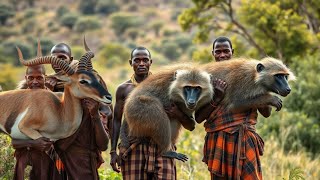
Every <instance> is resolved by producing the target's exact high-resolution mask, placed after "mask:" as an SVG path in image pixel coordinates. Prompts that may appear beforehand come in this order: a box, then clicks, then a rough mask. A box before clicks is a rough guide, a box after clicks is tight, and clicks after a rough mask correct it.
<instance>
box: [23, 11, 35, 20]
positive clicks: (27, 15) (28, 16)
mask: <svg viewBox="0 0 320 180" xmlns="http://www.w3.org/2000/svg"><path fill="white" fill-rule="evenodd" d="M36 13H37V12H36V10H35V9H28V10H26V12H25V13H24V17H25V18H26V19H28V18H32V17H34V16H35V15H36Z"/></svg>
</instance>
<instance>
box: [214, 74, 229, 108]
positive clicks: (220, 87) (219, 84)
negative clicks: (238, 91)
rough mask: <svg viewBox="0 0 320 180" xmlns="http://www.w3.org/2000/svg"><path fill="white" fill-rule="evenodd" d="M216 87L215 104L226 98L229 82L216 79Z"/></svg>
mask: <svg viewBox="0 0 320 180" xmlns="http://www.w3.org/2000/svg"><path fill="white" fill-rule="evenodd" d="M212 86H213V88H214V100H213V101H214V104H215V105H217V104H218V103H220V102H221V100H222V99H223V98H224V95H225V90H226V89H227V83H226V82H225V81H223V80H222V79H214V80H213V81H212Z"/></svg>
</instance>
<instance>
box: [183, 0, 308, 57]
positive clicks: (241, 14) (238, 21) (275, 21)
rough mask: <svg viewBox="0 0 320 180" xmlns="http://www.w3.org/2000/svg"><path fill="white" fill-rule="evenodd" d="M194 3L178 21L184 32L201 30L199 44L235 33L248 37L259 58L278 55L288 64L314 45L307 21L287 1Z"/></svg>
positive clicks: (214, 0)
mask: <svg viewBox="0 0 320 180" xmlns="http://www.w3.org/2000/svg"><path fill="white" fill-rule="evenodd" d="M192 2H193V4H194V6H193V7H191V8H189V9H187V10H185V11H183V12H182V14H181V15H180V16H179V19H178V21H179V23H180V25H181V27H182V29H183V30H190V29H191V28H192V27H194V26H195V27H197V28H198V31H197V34H196V36H195V40H196V42H204V41H206V40H207V39H208V38H209V36H210V32H219V31H223V32H228V33H233V34H237V35H238V36H241V37H242V38H244V39H245V40H246V42H248V43H249V44H250V45H251V47H253V48H254V49H255V51H256V54H257V55H259V56H265V55H270V56H276V57H278V58H281V59H284V60H285V61H287V62H290V59H291V57H294V56H296V55H302V54H303V53H304V52H305V51H306V50H307V49H308V47H309V46H310V45H311V43H312V35H311V33H310V31H309V30H308V26H307V24H306V21H305V18H304V17H303V16H301V15H299V14H298V13H297V11H295V10H294V9H292V8H288V7H286V6H285V4H286V3H289V2H287V1H286V0H282V1H274V0H265V1H260V0H241V1H240V3H239V2H238V1H237V2H234V1H232V0H192ZM291 3H292V2H291ZM305 3H306V2H305ZM298 47H299V48H298Z"/></svg>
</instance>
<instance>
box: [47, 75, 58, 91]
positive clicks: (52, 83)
mask: <svg viewBox="0 0 320 180" xmlns="http://www.w3.org/2000/svg"><path fill="white" fill-rule="evenodd" d="M57 82H58V79H56V78H54V77H50V78H46V82H45V86H46V87H47V88H49V89H50V90H51V91H53V89H54V87H55V86H56V85H57Z"/></svg>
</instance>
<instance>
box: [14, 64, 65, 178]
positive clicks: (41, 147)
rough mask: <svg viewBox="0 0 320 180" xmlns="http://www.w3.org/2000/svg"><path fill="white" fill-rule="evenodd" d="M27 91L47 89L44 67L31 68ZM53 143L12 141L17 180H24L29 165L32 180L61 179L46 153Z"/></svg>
mask: <svg viewBox="0 0 320 180" xmlns="http://www.w3.org/2000/svg"><path fill="white" fill-rule="evenodd" d="M25 82H26V83H25V84H26V89H31V90H34V89H45V86H44V84H45V69H44V66H43V65H37V66H29V67H27V70H26V75H25ZM52 144H53V142H51V141H50V140H49V139H47V138H45V137H42V138H39V139H36V140H18V139H12V146H13V147H14V148H15V149H16V151H15V158H16V165H15V171H14V179H15V180H23V179H24V171H25V168H26V166H27V165H30V166H32V169H31V171H30V179H31V180H36V179H39V180H40V179H61V178H62V177H61V176H60V175H59V173H58V171H57V169H56V167H55V165H54V161H53V160H52V159H50V157H49V155H48V154H47V153H46V152H45V151H46V150H49V149H50V147H51V145H52Z"/></svg>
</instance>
